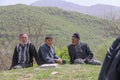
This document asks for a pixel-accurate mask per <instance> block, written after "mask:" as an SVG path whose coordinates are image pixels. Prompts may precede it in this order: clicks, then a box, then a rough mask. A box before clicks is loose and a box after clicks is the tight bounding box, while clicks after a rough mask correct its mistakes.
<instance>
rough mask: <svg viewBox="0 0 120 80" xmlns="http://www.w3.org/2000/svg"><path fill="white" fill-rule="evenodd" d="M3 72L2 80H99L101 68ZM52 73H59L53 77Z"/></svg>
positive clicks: (67, 66)
mask: <svg viewBox="0 0 120 80" xmlns="http://www.w3.org/2000/svg"><path fill="white" fill-rule="evenodd" d="M35 68H37V67H32V68H27V69H16V70H10V71H1V72H0V76H1V77H0V80H97V77H98V74H99V71H100V68H101V66H95V65H69V64H67V65H60V66H59V68H50V69H38V70H35ZM52 72H58V73H57V74H55V75H52V74H51V73H52Z"/></svg>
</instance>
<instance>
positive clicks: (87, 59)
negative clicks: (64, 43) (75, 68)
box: [68, 33, 101, 65]
mask: <svg viewBox="0 0 120 80" xmlns="http://www.w3.org/2000/svg"><path fill="white" fill-rule="evenodd" d="M68 52H69V56H70V63H71V64H73V63H75V64H93V65H100V64H101V63H100V61H97V60H93V53H92V52H91V50H90V48H89V46H88V45H87V44H86V43H82V42H80V36H79V34H78V33H74V34H73V36H72V44H70V45H69V46H68Z"/></svg>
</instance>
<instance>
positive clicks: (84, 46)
mask: <svg viewBox="0 0 120 80" xmlns="http://www.w3.org/2000/svg"><path fill="white" fill-rule="evenodd" d="M80 46H81V50H82V52H81V53H80V54H81V56H80V58H82V59H87V60H90V59H92V58H93V53H92V52H91V51H90V48H89V46H88V45H87V44H86V43H80ZM68 52H69V56H70V63H71V64H73V63H74V60H75V59H76V51H75V45H72V44H70V45H69V46H68Z"/></svg>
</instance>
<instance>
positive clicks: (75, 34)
mask: <svg viewBox="0 0 120 80" xmlns="http://www.w3.org/2000/svg"><path fill="white" fill-rule="evenodd" d="M72 37H74V38H77V39H80V36H79V33H74V34H73V36H72Z"/></svg>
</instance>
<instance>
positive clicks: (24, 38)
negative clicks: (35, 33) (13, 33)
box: [19, 34, 28, 44]
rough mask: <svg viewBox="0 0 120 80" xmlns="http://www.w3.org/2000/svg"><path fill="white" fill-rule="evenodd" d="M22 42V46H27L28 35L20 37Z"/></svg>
mask: <svg viewBox="0 0 120 80" xmlns="http://www.w3.org/2000/svg"><path fill="white" fill-rule="evenodd" d="M19 39H20V42H21V43H22V44H26V43H27V42H28V35H27V34H23V35H22V36H20V38H19Z"/></svg>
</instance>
